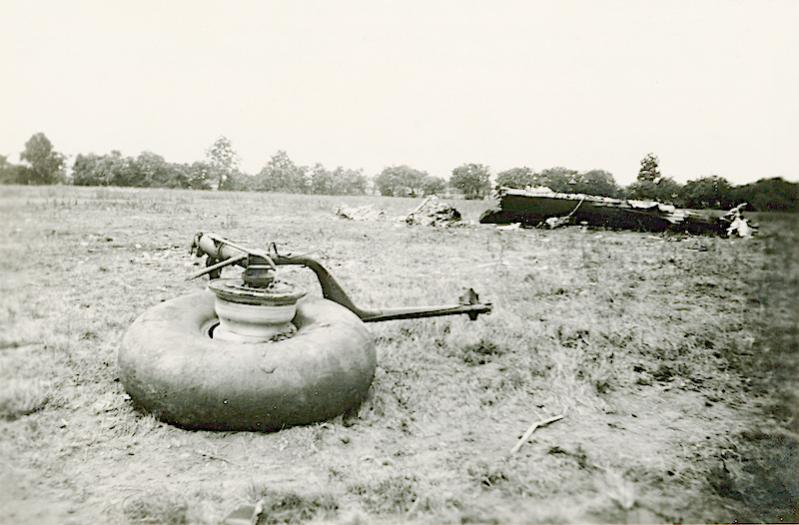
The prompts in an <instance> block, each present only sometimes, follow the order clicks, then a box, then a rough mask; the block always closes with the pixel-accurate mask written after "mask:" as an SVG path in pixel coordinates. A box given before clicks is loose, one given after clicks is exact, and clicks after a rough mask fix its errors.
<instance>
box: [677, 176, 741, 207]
mask: <svg viewBox="0 0 799 525" xmlns="http://www.w3.org/2000/svg"><path fill="white" fill-rule="evenodd" d="M680 195H681V197H682V201H683V205H684V206H687V207H688V208H723V209H729V208H732V207H733V206H734V204H733V200H734V198H733V195H732V185H731V184H730V183H729V181H728V180H727V179H725V178H724V177H719V176H718V175H711V176H709V177H702V178H699V179H696V180H690V181H688V182H687V183H686V184H685V186H683V187H682V191H681V194H680Z"/></svg>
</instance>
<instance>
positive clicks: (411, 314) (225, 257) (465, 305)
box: [189, 233, 492, 323]
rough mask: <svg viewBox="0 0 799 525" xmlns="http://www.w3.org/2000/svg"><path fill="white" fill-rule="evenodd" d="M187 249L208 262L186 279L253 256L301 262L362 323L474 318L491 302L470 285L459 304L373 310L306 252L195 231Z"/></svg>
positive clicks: (329, 295)
mask: <svg viewBox="0 0 799 525" xmlns="http://www.w3.org/2000/svg"><path fill="white" fill-rule="evenodd" d="M273 246H274V245H273ZM191 251H192V253H195V254H196V255H197V256H198V257H202V256H203V255H207V256H208V260H207V263H210V264H209V265H208V266H207V267H206V268H205V269H203V270H201V271H199V272H196V273H194V274H192V275H191V276H189V279H194V278H196V277H200V276H202V275H205V274H210V276H211V278H215V277H218V276H219V272H220V271H221V269H222V268H224V267H225V266H229V265H231V264H236V265H239V266H242V267H245V268H246V267H247V266H248V265H249V264H250V262H251V261H252V260H253V259H257V260H259V261H263V260H264V259H265V260H267V261H269V262H272V263H274V265H275V266H287V265H293V266H305V267H306V268H309V269H310V270H311V271H313V272H314V273H315V274H316V278H317V279H318V280H319V284H320V286H321V287H322V295H323V297H324V298H325V299H328V300H330V301H333V302H334V303H338V304H340V305H341V306H343V307H345V308H347V309H348V310H350V311H351V312H352V313H354V314H355V315H357V316H358V317H359V318H360V319H361V320H362V321H364V322H366V323H370V322H377V321H390V320H394V319H419V318H423V317H440V316H445V315H461V314H463V315H468V316H469V319H471V320H472V321H474V320H475V319H477V317H478V316H479V315H480V314H486V313H490V312H491V310H492V305H491V303H480V302H479V297H478V295H477V293H476V292H475V291H474V290H472V289H471V288H470V289H469V290H467V291H466V293H464V294H463V295H462V296H461V297H460V298H459V304H457V305H443V306H410V307H394V308H382V309H375V310H372V309H366V308H360V307H358V306H356V305H355V303H353V302H352V299H350V297H349V295H347V292H345V291H344V289H343V288H342V287H341V285H340V284H339V283H338V281H336V279H335V278H334V277H333V276H332V275H331V274H330V272H329V271H328V270H327V268H325V267H324V266H323V265H322V264H321V263H320V262H319V261H317V260H316V259H314V258H312V257H310V256H307V255H291V254H287V255H283V254H278V253H277V250H274V251H273V252H272V253H269V254H267V253H265V252H263V251H261V250H250V249H248V248H244V247H242V246H239V245H236V244H233V243H231V242H230V241H227V240H226V239H223V238H222V237H219V236H217V235H214V234H208V233H206V234H203V233H198V234H197V235H195V237H194V241H193V242H192V246H191Z"/></svg>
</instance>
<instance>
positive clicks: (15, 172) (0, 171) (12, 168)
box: [0, 155, 23, 184]
mask: <svg viewBox="0 0 799 525" xmlns="http://www.w3.org/2000/svg"><path fill="white" fill-rule="evenodd" d="M22 170H23V167H22V166H18V165H16V164H12V163H11V162H8V157H7V156H5V155H0V184H19V183H20V180H19V179H20V175H21V173H20V172H21V171H22Z"/></svg>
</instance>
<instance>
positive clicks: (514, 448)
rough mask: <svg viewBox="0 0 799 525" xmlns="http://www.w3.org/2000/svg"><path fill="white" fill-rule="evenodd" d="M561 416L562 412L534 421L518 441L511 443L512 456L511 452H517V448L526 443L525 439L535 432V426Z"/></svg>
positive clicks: (541, 425) (540, 425)
mask: <svg viewBox="0 0 799 525" xmlns="http://www.w3.org/2000/svg"><path fill="white" fill-rule="evenodd" d="M563 418H564V414H561V415H559V416H554V417H550V418H547V419H542V420H541V421H536V422H535V423H533V424H532V425H530V428H528V429H527V432H525V433H524V435H523V436H522V437H521V438H520V439H519V441H517V442H516V444H515V445H513V448H512V449H510V455H511V456H512V455H513V454H515V453H517V452H518V451H519V449H520V448H522V445H524V444H525V443H527V440H528V439H530V436H532V435H533V432H535V430H536V429H537V428H539V427H545V426H547V425H549V424H550V423H554V422H555V421H558V420H561V419H563Z"/></svg>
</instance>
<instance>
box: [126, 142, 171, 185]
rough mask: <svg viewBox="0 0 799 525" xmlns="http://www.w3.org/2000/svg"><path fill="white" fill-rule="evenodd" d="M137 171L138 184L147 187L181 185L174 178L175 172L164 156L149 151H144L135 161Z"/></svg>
mask: <svg viewBox="0 0 799 525" xmlns="http://www.w3.org/2000/svg"><path fill="white" fill-rule="evenodd" d="M134 170H135V171H136V186H143V187H146V188H150V187H160V188H170V187H180V186H181V184H180V182H179V181H174V180H173V175H174V173H173V172H172V170H171V169H170V166H169V165H168V164H167V162H166V160H164V157H162V156H161V155H157V154H155V153H152V152H149V151H143V152H141V153H140V154H139V156H138V157H136V160H135V161H134Z"/></svg>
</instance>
